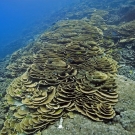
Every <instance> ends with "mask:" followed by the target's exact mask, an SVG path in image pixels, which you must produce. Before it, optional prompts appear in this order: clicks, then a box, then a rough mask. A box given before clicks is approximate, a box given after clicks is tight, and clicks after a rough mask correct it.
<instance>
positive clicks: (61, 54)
mask: <svg viewBox="0 0 135 135" xmlns="http://www.w3.org/2000/svg"><path fill="white" fill-rule="evenodd" d="M102 36H103V33H102V30H101V29H99V28H98V27H96V26H92V25H90V24H89V22H86V21H84V20H80V21H78V20H72V21H62V22H59V23H58V24H56V25H55V26H54V27H53V28H52V29H51V30H50V31H48V32H46V33H44V34H42V35H41V36H40V38H39V39H38V40H37V42H35V46H33V47H32V48H30V50H27V51H26V52H25V51H24V53H23V55H25V54H31V50H32V52H34V55H33V56H31V55H27V57H26V56H23V55H21V59H19V62H22V63H25V65H28V66H26V67H25V69H27V71H26V72H25V73H24V74H22V75H21V76H19V77H17V78H16V79H14V81H13V82H12V83H11V84H10V85H9V87H8V88H7V90H6V91H7V94H6V96H5V98H6V102H5V104H7V106H10V108H9V112H8V114H7V117H6V121H5V122H4V127H3V129H2V130H1V134H2V135H4V134H17V133H20V134H21V133H25V134H34V133H36V132H38V131H41V130H43V129H44V128H46V127H48V125H50V124H53V123H54V122H55V121H57V120H59V119H60V118H61V117H63V118H66V117H67V116H68V114H69V112H73V111H76V112H79V113H81V114H82V115H85V116H87V117H88V118H90V119H92V120H95V121H104V120H109V119H112V118H113V117H114V116H115V111H114V109H113V106H114V105H115V104H116V103H117V102H118V94H117V92H116V88H117V86H116V83H115V79H114V77H115V74H116V72H117V62H116V61H115V60H113V59H112V58H111V56H110V55H106V54H105V53H104V48H102V47H100V44H99V40H97V37H98V39H100V38H102ZM37 44H38V48H36V45H37ZM34 48H36V51H33V50H34ZM19 54H20V53H19V51H18V52H16V53H14V54H13V55H12V57H11V59H15V58H16V57H15V56H16V55H19ZM23 59H24V61H22V60H23ZM23 65H24V64H23ZM8 67H9V66H8ZM11 67H13V68H11V69H12V70H13V71H14V72H15V73H17V72H18V70H19V71H20V72H21V71H23V67H17V68H14V66H11ZM16 69H17V70H16Z"/></svg>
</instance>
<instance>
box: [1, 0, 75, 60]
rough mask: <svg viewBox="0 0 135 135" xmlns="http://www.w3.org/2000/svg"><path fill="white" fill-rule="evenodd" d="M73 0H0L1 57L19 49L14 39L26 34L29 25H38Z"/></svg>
mask: <svg viewBox="0 0 135 135" xmlns="http://www.w3.org/2000/svg"><path fill="white" fill-rule="evenodd" d="M75 1H77V0H74V2H75ZM72 2H73V1H71V0H0V58H2V57H5V56H6V55H7V54H11V53H12V52H14V51H16V50H17V49H19V48H18V47H17V48H15V47H14V45H15V44H16V42H15V43H14V41H16V40H17V39H19V38H20V37H21V36H25V35H26V33H27V32H28V30H29V27H32V25H36V23H37V25H38V22H39V21H40V20H43V18H47V17H49V16H50V15H51V14H53V13H54V12H56V11H58V10H60V9H61V8H63V7H65V6H67V5H70V4H71V3H72ZM49 23H51V21H50V22H49ZM27 29H28V30H27ZM24 31H25V32H24ZM24 33H25V34H24ZM35 34H36V33H35ZM22 42H23V41H22ZM19 43H20V42H19ZM19 43H18V44H19ZM18 46H19V45H18ZM20 47H22V46H21V44H20Z"/></svg>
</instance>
